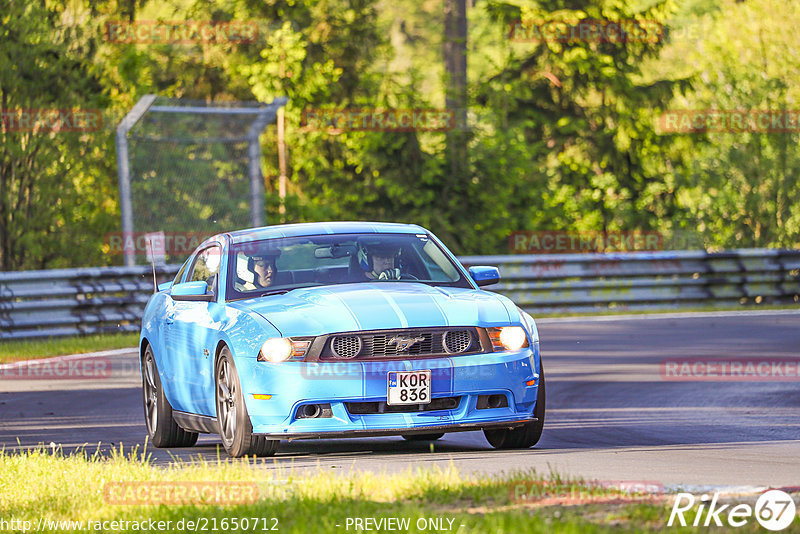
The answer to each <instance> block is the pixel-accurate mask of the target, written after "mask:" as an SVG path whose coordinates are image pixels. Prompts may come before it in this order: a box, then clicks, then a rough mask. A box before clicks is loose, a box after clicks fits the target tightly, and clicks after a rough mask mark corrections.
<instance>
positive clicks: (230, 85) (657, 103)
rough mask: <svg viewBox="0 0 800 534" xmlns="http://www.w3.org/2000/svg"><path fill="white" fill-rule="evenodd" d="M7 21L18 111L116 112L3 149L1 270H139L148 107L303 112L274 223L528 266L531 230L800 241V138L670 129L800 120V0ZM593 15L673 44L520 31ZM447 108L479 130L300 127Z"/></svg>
mask: <svg viewBox="0 0 800 534" xmlns="http://www.w3.org/2000/svg"><path fill="white" fill-rule="evenodd" d="M461 6H464V8H466V12H465V13H466V28H467V39H466V42H465V43H463V42H462V40H461V38H460V35H461V33H460V31H461V30H460V28H461V27H462V26H463V25H462V24H461V23H460V22H459V21H460V20H461V19H459V17H458V14H459V9H460V7H461ZM446 8H447V9H446ZM447 13H451V15H449V16H448V15H447ZM0 18H2V26H1V27H0V107H2V108H3V110H4V111H5V110H13V109H25V108H76V109H95V108H96V109H101V110H103V113H104V116H103V119H104V126H103V128H102V129H100V130H99V131H96V132H83V133H67V132H60V133H49V134H46V135H45V134H41V133H39V134H34V133H32V132H19V131H12V130H11V129H9V128H7V127H4V128H3V130H2V131H0V142H1V144H2V146H0V269H2V270H15V269H32V268H54V267H66V266H79V265H102V264H115V263H120V262H121V261H122V258H121V256H119V255H110V254H108V253H107V252H108V246H107V243H106V241H107V240H106V239H105V237H104V236H105V235H106V234H107V233H109V232H118V231H119V230H120V223H119V208H118V196H117V185H116V184H117V174H116V161H115V148H114V142H113V135H114V127H115V126H116V122H117V121H118V120H119V119H120V118H121V117H122V116H124V114H125V113H126V112H127V111H128V110H129V109H130V107H131V106H132V105H133V104H134V103H135V102H136V101H137V100H138V99H139V98H140V97H141V96H142V95H145V94H148V93H155V94H158V95H161V96H166V97H173V98H186V99H198V100H203V101H207V102H211V101H233V100H245V101H253V100H259V101H270V100H272V99H273V98H274V97H276V96H288V97H289V98H290V103H289V105H288V106H287V108H286V141H287V146H288V176H289V187H288V196H287V197H286V199H285V213H283V214H281V213H280V211H279V205H280V202H279V198H278V193H277V177H278V174H279V171H278V156H277V142H276V138H275V128H274V126H272V127H270V128H268V130H267V132H266V133H265V134H264V135H263V136H262V143H263V149H264V158H263V164H262V169H263V171H264V175H265V179H266V184H267V199H266V200H267V202H266V206H267V214H266V218H267V221H268V222H269V223H270V224H273V223H277V222H280V221H281V220H284V221H285V222H299V221H315V220H330V219H355V220H367V219H376V220H386V221H401V222H416V223H420V224H422V225H424V226H427V227H428V228H430V229H431V230H432V231H434V232H435V233H437V234H438V235H440V236H441V237H442V238H443V239H444V240H445V241H446V242H447V243H448V245H449V246H451V248H453V250H454V252H456V253H459V254H489V253H507V252H508V236H509V234H510V233H511V232H513V231H519V230H562V231H599V232H602V231H617V230H622V231H636V230H641V231H647V230H657V231H660V232H663V233H665V234H666V235H667V236H669V235H673V234H674V235H678V234H684V233H686V232H689V233H691V234H694V235H696V236H697V237H698V239H700V240H702V242H703V243H704V244H705V246H707V247H709V248H717V249H718V248H726V247H727V248H732V247H742V246H755V247H762V246H763V247H767V246H784V247H796V246H798V244H799V243H798V239H799V238H800V202H799V201H798V200H800V199H798V195H800V193H798V191H799V190H800V188H798V172H800V171H798V169H799V168H800V145H799V144H798V134H797V133H796V132H792V133H773V134H767V133H710V134H676V133H670V134H662V133H659V131H658V130H657V129H656V122H657V119H658V117H659V115H660V114H661V113H662V112H663V111H665V110H669V109H688V110H692V109H753V110H763V109H771V110H780V109H788V110H796V109H798V107H799V106H800V104H798V98H800V94H798V91H799V89H798V88H797V87H796V84H793V83H792V82H793V80H795V79H797V74H798V70H800V43H798V42H797V41H796V39H795V38H794V33H793V31H792V29H793V28H794V27H795V26H796V25H795V24H794V23H795V22H800V2H799V1H797V0H789V1H787V2H779V3H768V2H767V1H766V0H745V1H743V2H741V1H738V2H737V1H736V0H664V1H658V2H652V1H646V0H641V1H636V2H624V1H620V0H605V1H600V0H584V1H578V2H565V1H563V0H562V1H539V2H533V1H516V0H514V1H511V0H506V1H498V0H475V1H471V2H465V1H463V0H423V1H418V0H315V1H305V2H293V1H289V0H268V1H266V2H264V1H260V0H259V1H255V0H230V1H228V2H207V1H205V0H172V1H170V2H167V3H165V2H155V1H153V0H136V1H133V0H118V1H116V0H108V1H102V0H101V1H89V0H70V1H68V2H61V1H50V0H45V1H44V2H40V3H25V2H22V1H19V0H0ZM586 18H590V19H604V20H630V19H636V20H640V21H642V23H643V24H644V23H651V22H656V23H658V24H662V25H663V26H664V27H665V28H667V30H668V31H666V32H665V33H664V35H663V36H662V37H661V38H659V39H656V40H632V41H628V42H598V41H591V40H589V41H587V40H583V41H575V42H516V41H514V40H512V39H510V38H509V37H510V27H511V25H512V24H513V23H514V21H518V20H520V19H522V20H538V21H548V20H575V21H577V20H581V19H586ZM120 20H126V21H149V20H163V21H179V20H213V21H231V20H239V21H257V23H258V25H259V33H258V38H257V39H256V40H255V42H252V43H238V44H235V43H193V44H164V43H160V44H158V43H156V44H126V43H114V42H109V41H108V40H107V39H106V38H105V24H106V23H107V22H110V21H111V22H113V21H120ZM448 21H449V22H448ZM462 46H463V48H464V49H465V50H466V65H467V68H466V86H465V87H462V85H459V81H458V78H459V76H461V74H459V73H460V72H461V71H460V70H459V69H460V68H459V67H458V61H457V60H458V57H459V54H460V53H461V52H460V50H461V47H462ZM448 54H450V55H449V56H448ZM454 73H455V74H457V76H455V77H454ZM446 105H449V106H450V107H452V108H454V111H455V112H456V115H457V116H459V117H464V118H463V119H462V121H459V123H461V124H460V128H459V129H457V130H455V131H453V132H449V133H440V132H339V133H336V132H329V131H313V130H310V129H308V128H304V127H303V126H302V125H301V115H302V111H303V110H304V109H309V108H330V109H342V108H385V109H386V108H444V107H445V106H446ZM163 194H169V191H168V189H166V186H165V190H164V191H163ZM165 230H167V231H169V230H171V229H169V228H166V229H165ZM697 242H698V241H695V242H694V243H697ZM667 243H669V240H668V241H667Z"/></svg>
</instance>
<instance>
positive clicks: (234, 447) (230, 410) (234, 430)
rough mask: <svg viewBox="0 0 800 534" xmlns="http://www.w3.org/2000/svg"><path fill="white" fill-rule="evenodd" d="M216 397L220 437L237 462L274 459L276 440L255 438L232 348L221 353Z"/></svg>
mask: <svg viewBox="0 0 800 534" xmlns="http://www.w3.org/2000/svg"><path fill="white" fill-rule="evenodd" d="M214 383H215V385H216V386H215V388H214V389H215V391H216V393H215V397H216V406H217V423H218V424H219V435H220V438H222V445H223V447H225V450H226V451H227V452H228V454H229V455H231V456H232V457H234V458H241V457H242V456H272V455H273V454H275V451H277V450H278V443H280V441H278V440H276V439H267V438H266V437H264V436H259V435H256V434H253V425H252V423H251V422H250V416H249V415H248V414H247V407H246V406H245V404H244V397H243V396H242V385H241V382H239V374H238V373H237V372H236V367H235V366H234V364H233V357H232V356H231V352H230V350H229V349H228V347H223V348H222V350H221V351H220V354H219V358H217V363H216V365H215V366H214Z"/></svg>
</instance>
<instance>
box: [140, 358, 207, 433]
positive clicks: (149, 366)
mask: <svg viewBox="0 0 800 534" xmlns="http://www.w3.org/2000/svg"><path fill="white" fill-rule="evenodd" d="M142 394H143V399H144V420H145V424H146V426H147V435H148V436H149V438H150V441H151V442H152V443H153V445H155V446H156V447H159V448H163V447H191V446H192V445H194V444H195V443H197V433H196V432H189V431H187V430H184V429H182V428H181V427H179V426H178V423H176V422H175V420H174V419H173V418H172V406H170V404H169V401H168V400H167V397H166V396H165V395H164V388H163V387H161V377H160V376H159V374H158V367H157V366H156V360H155V358H154V357H153V349H152V348H150V345H148V346H147V348H146V349H145V351H144V357H143V358H142Z"/></svg>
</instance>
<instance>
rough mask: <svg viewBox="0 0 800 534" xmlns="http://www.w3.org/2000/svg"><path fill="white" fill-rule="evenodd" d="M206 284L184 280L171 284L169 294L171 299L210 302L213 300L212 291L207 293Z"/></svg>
mask: <svg viewBox="0 0 800 534" xmlns="http://www.w3.org/2000/svg"><path fill="white" fill-rule="evenodd" d="M207 290H208V284H207V283H205V282H202V281H199V282H184V283H182V284H175V285H173V286H172V291H170V295H171V296H172V299H173V300H182V301H200V302H211V301H213V300H214V294H213V293H207Z"/></svg>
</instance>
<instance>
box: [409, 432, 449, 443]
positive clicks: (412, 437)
mask: <svg viewBox="0 0 800 534" xmlns="http://www.w3.org/2000/svg"><path fill="white" fill-rule="evenodd" d="M442 436H444V432H437V433H436V434H403V439H404V440H406V441H436V440H437V439H439V438H441V437H442Z"/></svg>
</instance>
